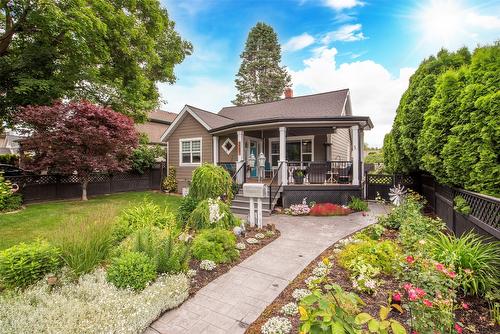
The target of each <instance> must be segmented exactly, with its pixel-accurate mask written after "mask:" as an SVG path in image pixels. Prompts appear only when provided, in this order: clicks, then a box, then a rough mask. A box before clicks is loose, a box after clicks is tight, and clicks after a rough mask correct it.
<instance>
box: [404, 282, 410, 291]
mask: <svg viewBox="0 0 500 334" xmlns="http://www.w3.org/2000/svg"><path fill="white" fill-rule="evenodd" d="M403 288H404V289H405V290H406V291H408V290H410V289H411V288H412V285H411V284H410V283H406V284H405V285H403Z"/></svg>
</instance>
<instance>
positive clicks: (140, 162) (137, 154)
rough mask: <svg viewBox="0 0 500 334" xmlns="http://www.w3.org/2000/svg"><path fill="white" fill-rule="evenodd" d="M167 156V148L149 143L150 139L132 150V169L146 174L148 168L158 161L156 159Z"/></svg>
mask: <svg viewBox="0 0 500 334" xmlns="http://www.w3.org/2000/svg"><path fill="white" fill-rule="evenodd" d="M164 156H165V150H164V149H162V148H161V147H160V146H159V145H153V146H152V145H148V140H146V142H145V143H141V144H140V145H139V146H138V147H137V148H135V149H134V150H133V151H132V155H131V157H130V160H131V169H132V171H134V172H136V173H139V174H144V172H145V171H146V170H148V169H151V168H152V167H153V166H154V164H155V163H156V159H157V158H160V157H164Z"/></svg>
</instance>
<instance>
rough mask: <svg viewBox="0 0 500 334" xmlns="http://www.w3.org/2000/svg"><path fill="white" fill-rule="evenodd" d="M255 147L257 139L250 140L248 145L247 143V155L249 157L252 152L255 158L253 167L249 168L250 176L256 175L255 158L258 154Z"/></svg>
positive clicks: (256, 162)
mask: <svg viewBox="0 0 500 334" xmlns="http://www.w3.org/2000/svg"><path fill="white" fill-rule="evenodd" d="M257 147H258V145H257V141H254V140H250V145H249V149H248V156H249V157H250V155H252V154H253V156H254V157H255V159H256V161H255V168H252V169H251V171H250V177H257V164H258V161H257V158H258V157H259V155H258V153H257Z"/></svg>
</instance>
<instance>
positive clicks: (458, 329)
mask: <svg viewBox="0 0 500 334" xmlns="http://www.w3.org/2000/svg"><path fill="white" fill-rule="evenodd" d="M455 330H456V331H457V333H458V334H462V327H460V325H459V324H458V323H455Z"/></svg>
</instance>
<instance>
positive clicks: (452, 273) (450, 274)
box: [448, 271, 457, 279]
mask: <svg viewBox="0 0 500 334" xmlns="http://www.w3.org/2000/svg"><path fill="white" fill-rule="evenodd" d="M448 276H449V277H450V278H451V279H453V278H455V277H456V276H457V274H456V273H455V272H454V271H450V272H448Z"/></svg>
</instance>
